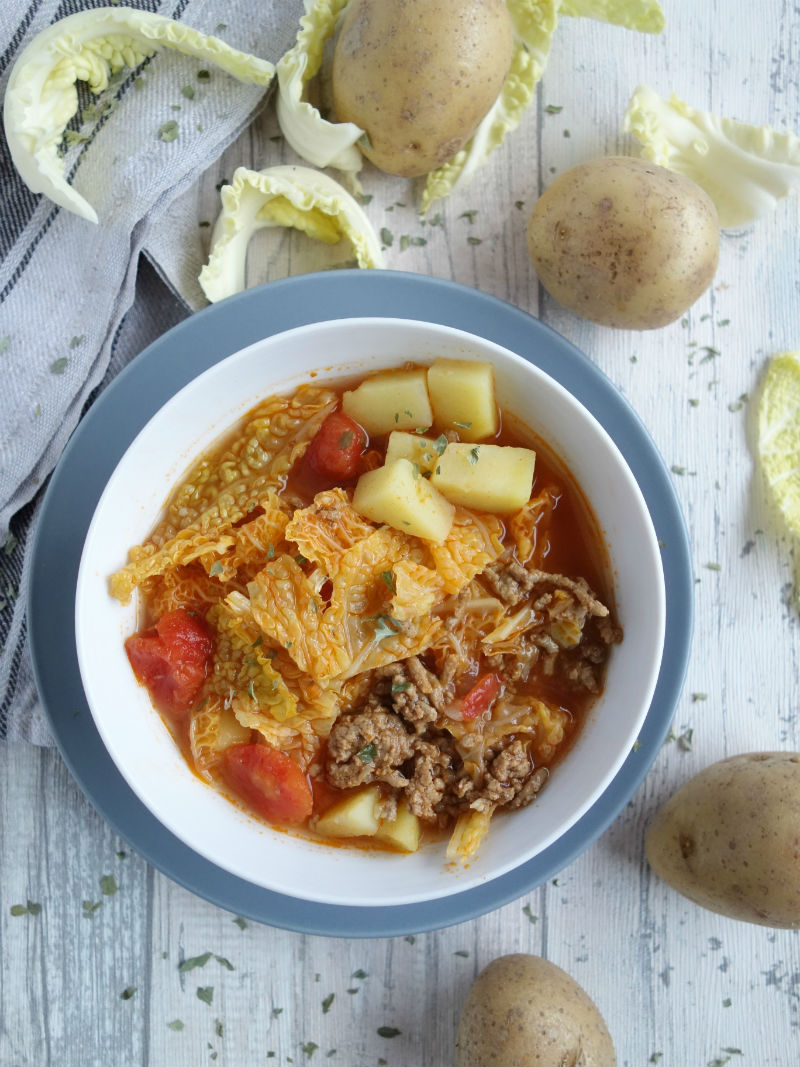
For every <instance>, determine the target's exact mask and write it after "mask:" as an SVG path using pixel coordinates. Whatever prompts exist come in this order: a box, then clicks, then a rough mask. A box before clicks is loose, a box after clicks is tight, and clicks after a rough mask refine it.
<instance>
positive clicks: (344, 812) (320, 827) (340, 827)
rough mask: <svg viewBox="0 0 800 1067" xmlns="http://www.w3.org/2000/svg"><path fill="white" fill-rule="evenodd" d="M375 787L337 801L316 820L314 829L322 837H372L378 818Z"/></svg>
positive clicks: (370, 786) (368, 787)
mask: <svg viewBox="0 0 800 1067" xmlns="http://www.w3.org/2000/svg"><path fill="white" fill-rule="evenodd" d="M379 812H380V795H379V793H378V787H377V786H376V785H369V786H367V787H366V788H365V789H360V790H359V791H358V792H357V793H352V794H351V795H350V796H347V797H344V799H343V800H339V801H337V802H336V803H335V804H333V805H331V807H330V808H328V810H327V811H326V812H325V813H324V814H323V815H320V817H319V818H318V819H317V822H316V825H315V827H314V829H315V830H316V831H317V833H318V834H322V835H323V837H374V835H375V832H376V831H377V829H378V826H379V823H380V818H379Z"/></svg>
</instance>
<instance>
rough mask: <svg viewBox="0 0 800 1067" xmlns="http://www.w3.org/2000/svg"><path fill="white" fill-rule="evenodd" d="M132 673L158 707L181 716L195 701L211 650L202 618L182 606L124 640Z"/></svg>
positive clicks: (209, 635)
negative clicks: (151, 625) (152, 625)
mask: <svg viewBox="0 0 800 1067" xmlns="http://www.w3.org/2000/svg"><path fill="white" fill-rule="evenodd" d="M125 651H126V652H127V653H128V659H129V660H130V664H131V667H132V668H133V673H134V674H135V675H136V677H137V679H138V680H139V681H140V682H141V683H142V684H143V685H145V686H147V689H148V691H149V693H150V696H151V698H152V700H153V703H154V704H155V705H156V707H157V708H159V709H160V710H161V711H165V712H169V713H171V714H172V715H175V716H178V717H180V716H182V715H183V714H184V713H185V712H186V711H188V710H189V708H190V707H191V706H192V704H193V703H194V702H195V700H196V698H197V695H198V693H199V692H200V689H201V687H202V685H203V681H204V680H205V677H206V672H207V670H208V663H209V660H210V659H211V654H212V652H213V651H214V645H213V642H212V640H211V634H210V633H209V631H208V627H207V626H206V624H205V623H204V622H203V620H202V619H201V618H200V617H199V616H197V615H191V614H190V613H189V612H188V611H184V609H183V608H176V609H175V610H174V611H168V612H167V613H166V615H162V616H161V618H160V619H159V620H158V622H157V623H156V624H155V626H154V627H153V628H152V629H150V630H145V631H144V632H143V633H140V634H134V635H133V636H132V637H129V638H128V639H127V640H126V642H125Z"/></svg>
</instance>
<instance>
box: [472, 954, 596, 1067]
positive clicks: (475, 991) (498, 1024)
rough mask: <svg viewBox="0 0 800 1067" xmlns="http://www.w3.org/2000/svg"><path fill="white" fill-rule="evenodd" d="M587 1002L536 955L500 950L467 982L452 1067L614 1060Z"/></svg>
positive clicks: (541, 1066)
mask: <svg viewBox="0 0 800 1067" xmlns="http://www.w3.org/2000/svg"><path fill="white" fill-rule="evenodd" d="M616 1062H617V1059H616V1056H615V1054H614V1044H613V1042H612V1040H611V1036H610V1034H609V1032H608V1030H607V1028H606V1024H605V1022H604V1021H603V1016H602V1015H601V1014H600V1012H599V1011H598V1010H597V1008H596V1006H595V1004H594V1002H593V1001H592V1000H591V999H590V998H589V996H588V995H587V994H586V993H585V992H584V991H583V989H581V987H580V986H579V985H578V983H577V982H575V981H574V980H573V979H572V978H570V976H569V975H568V974H567V973H566V971H562V970H561V968H560V967H556V965H555V964H554V963H550V962H548V961H547V960H545V959H542V958H541V957H540V956H528V955H524V954H522V953H520V954H515V955H511V956H500V957H499V958H498V959H496V960H493V961H492V962H491V963H490V964H489V966H488V967H486V968H485V969H484V970H483V971H481V973H480V974H479V975H478V977H477V978H476V979H475V981H474V982H473V984H472V988H471V989H470V991H469V994H468V995H467V999H466V1001H465V1002H464V1008H463V1010H462V1012H461V1019H460V1021H459V1024H458V1036H457V1037H456V1067H553V1065H554V1064H559V1065H560V1067H576V1065H578V1064H580V1065H581V1067H614V1064H616Z"/></svg>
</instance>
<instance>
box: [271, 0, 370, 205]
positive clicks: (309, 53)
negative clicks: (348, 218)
mask: <svg viewBox="0 0 800 1067" xmlns="http://www.w3.org/2000/svg"><path fill="white" fill-rule="evenodd" d="M346 6H347V0H316V2H314V0H306V14H305V15H304V16H303V17H302V18H301V19H300V29H299V31H298V33H297V40H296V41H295V44H294V47H293V48H290V49H289V51H288V52H287V53H286V54H285V55H284V56H282V57H281V59H279V60H278V67H277V70H278V100H277V105H276V109H277V113H278V122H279V123H280V127H281V130H282V131H283V136H284V137H285V138H286V140H287V141H288V142H289V144H290V145H291V146H292V148H293V149H294V150H295V152H297V154H298V155H299V156H301V157H302V158H303V159H305V160H307V161H308V162H309V163H313V164H314V166H315V167H336V168H337V170H341V171H344V172H346V173H348V174H350V175H352V176H355V174H357V173H358V171H359V170H361V166H362V163H363V159H362V156H361V153H360V152H359V150H358V149H357V148H356V147H355V145H356V141H358V140H359V138H361V137H363V136H364V131H363V130H362V129H360V128H359V127H358V126H356V125H355V123H353V122H328V121H327V120H326V119H324V118H323V117H322V115H320V113H319V111H318V110H317V108H316V107H314V105H313V104H311V103H310V102H309V101H308V100H305V99H304V96H305V92H306V88H307V86H308V83H309V82H310V81H311V79H312V78H313V77H314V76H315V75H316V74H317V72H318V71H319V68H320V67H321V65H322V54H323V51H324V49H325V42H326V41H327V40H328V38H329V37H331V36H332V34H333V32H334V30H335V29H336V22H337V19H338V17H339V15H340V14H341V13H342V11H343V10H344V8H345V7H346ZM354 184H357V183H354Z"/></svg>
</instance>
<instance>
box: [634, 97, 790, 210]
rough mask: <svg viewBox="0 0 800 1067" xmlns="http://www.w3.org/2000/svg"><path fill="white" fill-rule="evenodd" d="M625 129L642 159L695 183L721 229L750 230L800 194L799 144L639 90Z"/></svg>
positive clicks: (786, 136) (766, 128)
mask: <svg viewBox="0 0 800 1067" xmlns="http://www.w3.org/2000/svg"><path fill="white" fill-rule="evenodd" d="M623 128H624V129H625V131H626V132H628V133H632V134H633V135H634V137H636V139H637V140H638V141H639V143H640V144H641V146H642V148H641V155H642V156H643V158H645V159H649V160H650V161H651V162H652V163H657V164H659V166H662V167H668V168H669V169H670V170H674V171H678V172H679V173H681V174H685V175H686V177H688V178H691V179H692V181H694V182H697V184H698V185H700V186H702V188H703V189H705V191H706V192H707V193H708V195H709V196H710V197H711V199H712V200H713V201H714V203H715V205H716V207H717V214H718V215H719V222H720V226H722V228H723V229H730V228H731V227H737V226H746V225H748V224H749V223H751V222H754V221H755V220H756V219H759V218H763V217H764V216H766V215H768V214H769V213H770V212H771V211H773V210H774V208H775V205H776V203H777V201H778V200H781V199H782V198H783V197H785V196H788V194H789V193H790V192H791V191H792V190H793V189H798V188H800V138H798V137H796V136H795V135H794V134H793V133H780V132H778V131H777V130H773V129H771V128H770V127H769V126H750V125H748V124H747V123H744V122H737V121H735V120H734V119H729V118H723V117H720V116H718V115H713V114H711V113H710V112H708V111H698V110H696V109H695V108H692V107H690V106H689V105H688V104H686V103H684V102H683V100H680V99H678V97H677V96H675V95H674V94H673V95H672V96H670V98H669V99H668V100H665V99H664V98H663V97H661V96H659V95H658V93H656V92H655V91H654V90H653V89H651V88H649V87H648V86H646V85H640V86H639V87H638V88H637V89H636V90H635V91H634V93H633V96H632V97H631V99H630V102H629V104H628V109H627V111H626V112H625V118H624V120H623Z"/></svg>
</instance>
